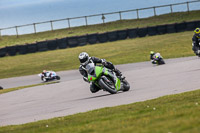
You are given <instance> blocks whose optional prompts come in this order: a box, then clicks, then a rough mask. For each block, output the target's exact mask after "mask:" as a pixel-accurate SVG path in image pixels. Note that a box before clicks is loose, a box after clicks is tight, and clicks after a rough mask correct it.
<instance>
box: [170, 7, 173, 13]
mask: <svg viewBox="0 0 200 133" xmlns="http://www.w3.org/2000/svg"><path fill="white" fill-rule="evenodd" d="M170 9H171V13H173V7H172V5H170Z"/></svg>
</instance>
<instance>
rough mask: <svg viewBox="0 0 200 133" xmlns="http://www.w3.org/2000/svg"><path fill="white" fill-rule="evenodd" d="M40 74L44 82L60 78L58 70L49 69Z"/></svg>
mask: <svg viewBox="0 0 200 133" xmlns="http://www.w3.org/2000/svg"><path fill="white" fill-rule="evenodd" d="M38 76H39V77H40V78H41V80H42V81H44V82H47V81H51V80H60V76H58V75H57V74H56V72H54V71H47V72H45V73H40V74H38Z"/></svg>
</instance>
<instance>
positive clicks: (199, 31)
mask: <svg viewBox="0 0 200 133" xmlns="http://www.w3.org/2000/svg"><path fill="white" fill-rule="evenodd" d="M192 50H193V51H194V53H195V54H196V55H200V28H196V29H195V30H194V35H193V37H192Z"/></svg>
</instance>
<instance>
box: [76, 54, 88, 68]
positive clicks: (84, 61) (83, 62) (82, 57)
mask: <svg viewBox="0 0 200 133" xmlns="http://www.w3.org/2000/svg"><path fill="white" fill-rule="evenodd" d="M78 58H79V61H80V63H81V65H86V64H87V63H88V62H89V58H90V57H89V55H88V53H86V52H82V53H80V54H79V56H78Z"/></svg>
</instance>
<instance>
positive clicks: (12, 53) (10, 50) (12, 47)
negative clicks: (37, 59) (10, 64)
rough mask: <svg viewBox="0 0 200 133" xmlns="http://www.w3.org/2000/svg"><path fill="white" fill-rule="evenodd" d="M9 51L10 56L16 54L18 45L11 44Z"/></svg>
mask: <svg viewBox="0 0 200 133" xmlns="http://www.w3.org/2000/svg"><path fill="white" fill-rule="evenodd" d="M7 53H8V55H10V56H14V55H16V53H17V46H9V47H7Z"/></svg>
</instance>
